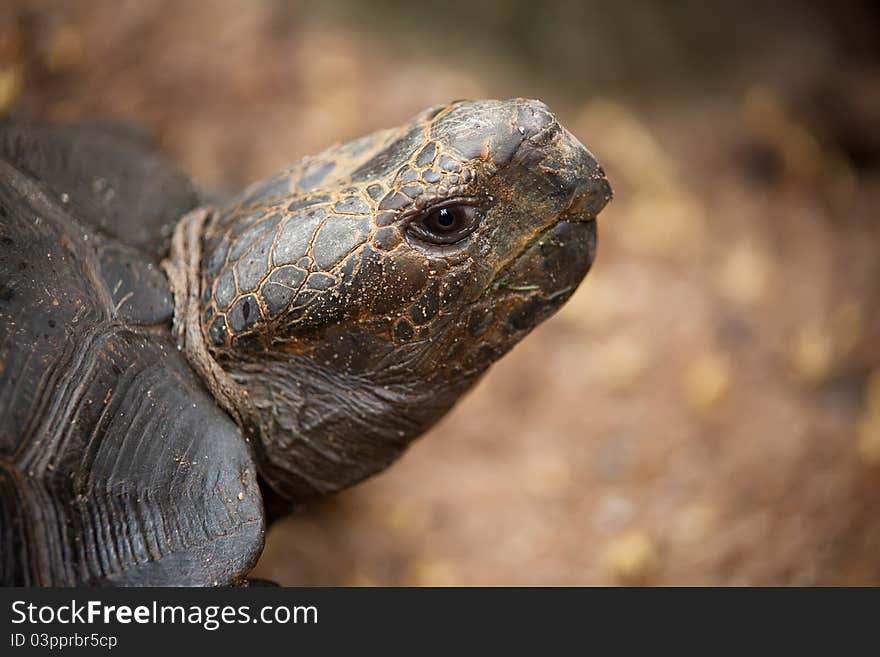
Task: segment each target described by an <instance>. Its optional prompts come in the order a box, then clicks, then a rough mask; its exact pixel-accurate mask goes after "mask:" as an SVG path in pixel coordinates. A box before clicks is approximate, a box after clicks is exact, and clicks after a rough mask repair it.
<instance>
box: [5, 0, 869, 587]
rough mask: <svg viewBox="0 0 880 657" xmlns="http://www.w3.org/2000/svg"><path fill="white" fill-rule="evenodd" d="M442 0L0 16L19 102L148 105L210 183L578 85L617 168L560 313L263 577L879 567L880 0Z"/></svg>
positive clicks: (510, 576) (680, 578) (684, 578)
mask: <svg viewBox="0 0 880 657" xmlns="http://www.w3.org/2000/svg"><path fill="white" fill-rule="evenodd" d="M440 4H443V6H444V7H446V8H447V11H446V13H441V14H436V13H435V14H434V15H430V16H421V15H419V14H418V12H417V11H416V12H415V14H413V13H412V11H411V9H410V5H409V4H402V3H399V2H396V1H395V0H384V1H383V2H381V3H378V4H376V5H371V9H370V10H366V9H364V7H365V5H363V4H356V3H353V4H349V3H346V2H342V1H339V0H337V1H335V2H331V3H325V4H324V5H320V6H319V5H318V4H304V5H291V4H288V3H282V2H268V1H264V2H244V1H237V0H222V1H217V2H210V3H209V2H199V3H195V2H193V3H178V2H171V1H168V2H165V1H162V0H137V1H132V2H110V1H106V2H82V3H79V2H67V3H55V2H49V1H45V2H43V1H38V2H24V1H22V0H14V1H12V2H7V3H5V6H4V8H3V9H0V20H2V21H3V22H2V23H0V115H2V114H11V115H13V116H42V117H50V118H53V119H56V120H77V119H95V118H107V117H112V118H116V119H122V120H126V121H130V122H137V123H140V124H142V125H145V126H146V127H147V128H149V129H150V130H152V131H153V132H154V133H155V134H157V135H158V137H159V138H160V140H161V143H162V144H163V146H164V147H165V149H166V150H167V151H168V152H169V153H170V155H171V156H172V157H173V158H174V159H175V160H176V161H177V162H179V164H180V166H181V167H182V168H183V169H184V170H186V171H187V172H189V173H190V174H192V175H193V176H194V177H195V178H196V179H197V180H198V182H199V183H200V184H201V185H202V186H203V187H204V188H205V189H208V190H211V191H213V192H219V193H223V192H228V191H231V190H235V189H238V188H239V187H240V186H242V185H243V184H244V183H245V182H249V181H251V180H254V179H257V178H260V177H263V176H266V175H268V174H270V173H272V172H273V171H275V170H277V169H280V168H281V167H282V166H284V165H285V164H286V163H288V162H290V161H294V160H296V159H298V158H299V157H301V156H303V155H305V154H307V153H309V152H314V151H317V150H320V149H321V148H323V147H324V146H326V145H328V144H330V143H331V142H333V141H338V140H345V139H348V138H351V137H354V136H358V135H360V134H362V133H365V132H367V131H369V130H372V129H374V128H378V127H384V126H389V125H394V124H396V123H398V122H400V121H401V120H403V119H405V118H406V117H407V116H409V115H410V114H412V113H414V112H415V111H417V110H419V109H421V108H422V107H424V106H427V105H430V104H432V103H436V102H444V101H448V100H450V99H453V98H459V97H481V96H496V97H509V96H515V95H522V96H532V97H540V98H542V99H543V100H545V101H547V102H548V103H549V104H550V105H551V106H552V107H554V108H556V109H557V111H558V113H559V115H560V118H561V119H562V121H563V123H565V124H566V125H567V126H568V127H569V128H570V129H571V130H572V131H573V132H574V133H575V134H577V135H578V136H580V137H581V139H582V140H583V141H584V142H585V143H586V144H587V145H588V146H589V147H590V148H591V150H593V152H594V153H595V154H596V155H597V157H598V158H599V159H600V161H601V162H602V163H603V164H604V165H605V166H606V169H607V170H608V173H609V177H610V179H611V180H612V182H613V183H614V185H615V191H616V200H615V201H614V202H613V203H612V205H611V206H610V207H609V208H608V209H607V210H606V211H605V212H604V213H603V214H602V217H601V221H600V230H601V241H600V249H599V257H598V260H597V263H596V265H595V267H594V270H593V272H592V273H591V274H590V276H589V277H588V278H587V281H586V283H585V284H584V285H583V286H582V288H581V289H580V290H579V291H578V293H577V294H576V295H575V296H574V298H573V299H572V300H571V302H570V303H569V304H568V306H567V307H566V308H564V309H563V311H562V312H560V314H559V316H558V317H556V318H554V319H552V320H551V321H549V322H547V323H546V324H545V325H544V326H542V327H541V328H540V329H539V330H537V331H536V332H535V334H534V335H533V336H532V337H530V338H529V339H528V340H526V341H525V342H524V343H523V344H522V345H520V346H519V347H517V348H516V349H515V350H514V351H513V353H512V354H511V355H510V356H509V357H507V358H506V359H505V360H504V361H503V362H501V363H500V364H498V365H497V366H496V367H495V368H494V369H493V370H492V371H491V372H490V373H489V375H488V376H487V377H486V378H485V380H484V381H483V382H482V383H481V384H480V386H479V387H478V388H477V389H476V390H475V391H474V392H473V393H472V394H471V395H470V396H469V397H468V398H467V399H465V400H464V402H462V403H461V405H460V406H459V407H458V408H457V409H456V410H455V411H454V412H453V413H452V414H451V415H450V416H449V417H448V418H447V419H446V420H445V421H443V422H442V423H441V424H440V426H438V427H437V428H436V429H435V430H433V431H432V432H431V433H430V435H428V436H426V437H425V438H424V439H422V440H421V441H420V442H418V443H417V444H416V445H415V446H414V447H413V448H412V449H411V450H410V451H409V453H408V454H407V455H406V456H405V457H404V458H403V459H401V461H400V462H399V463H398V464H397V465H396V466H394V467H393V468H392V469H391V470H389V471H388V472H387V473H385V474H383V475H381V476H379V477H376V478H375V479H373V480H372V481H370V482H368V483H366V484H364V485H361V486H359V487H357V488H355V489H354V490H351V491H348V492H346V493H344V494H342V495H340V496H338V497H337V498H335V499H332V500H328V501H326V502H324V503H321V504H316V505H314V506H313V507H311V508H308V509H304V510H303V511H302V512H300V513H298V514H297V515H295V516H293V517H290V518H288V519H286V520H284V521H283V522H281V523H279V524H278V525H277V526H275V527H273V528H272V531H271V532H270V533H269V538H268V543H267V547H266V551H265V554H264V556H263V559H262V561H261V562H260V564H259V565H258V567H257V572H256V574H258V575H259V576H261V577H268V578H273V579H277V580H279V581H281V582H283V583H286V584H382V585H384V584H428V585H430V584H464V585H479V584H501V585H508V584H610V583H647V584H880V523H878V522H876V517H875V515H874V514H875V513H876V512H877V510H878V509H880V308H878V303H877V301H878V299H880V257H878V254H880V225H878V222H877V207H878V206H880V175H878V162H880V157H878V156H880V131H878V126H880V121H878V117H880V68H878V67H877V66H876V57H875V55H876V53H873V52H870V48H868V49H867V50H866V48H865V47H864V44H865V43H866V42H865V40H864V39H863V36H864V35H863V34H862V33H861V31H860V29H859V26H860V25H863V24H865V23H866V22H867V21H869V19H870V18H872V17H871V16H870V14H871V11H872V10H870V9H865V8H863V9H861V10H859V11H857V10H852V11H851V12H850V13H849V14H847V15H846V16H844V18H840V17H837V16H836V17H835V20H833V21H832V20H830V19H829V17H828V16H825V15H821V14H818V13H817V12H818V10H815V9H811V7H812V6H813V5H812V4H810V3H808V4H806V5H803V6H801V5H799V4H792V3H787V4H784V5H780V7H782V8H778V9H777V10H775V13H774V14H773V15H766V16H765V15H761V16H753V15H749V17H747V18H744V17H742V16H734V17H726V16H715V15H713V14H712V12H711V11H708V10H707V9H706V8H705V5H704V3H684V5H681V3H672V4H676V5H680V6H684V7H685V9H687V12H686V13H685V14H683V15H669V14H663V13H662V12H660V11H659V10H658V9H656V8H655V9H650V6H649V5H645V6H644V7H635V8H630V9H628V10H622V9H621V10H615V11H619V12H621V14H620V15H617V14H615V13H614V12H613V11H612V12H611V13H607V12H606V11H602V10H600V7H604V6H605V4H603V3H583V4H582V5H579V6H580V7H581V8H579V9H574V8H569V7H567V6H565V5H564V3H562V2H550V3H547V8H546V9H545V10H543V13H541V14H540V16H538V17H536V16H532V15H530V14H529V12H530V11H531V10H529V9H528V8H529V7H532V6H533V4H532V3H523V2H513V3H511V4H510V5H509V6H507V5H502V4H499V3H497V2H496V3H492V4H490V5H489V9H482V10H481V11H483V12H488V13H485V15H478V16H477V17H476V18H474V19H473V20H468V21H465V23H466V24H463V23H462V21H460V20H459V21H457V20H456V16H459V15H460V13H461V12H463V11H464V10H465V9H466V8H468V7H470V6H471V5H473V4H474V3H464V2H462V3H458V2H453V3H440ZM609 4H610V3H609ZM658 4H660V3H658ZM356 8H357V9H356ZM413 11H414V10H413ZM670 11H671V10H670ZM841 11H842V10H841ZM860 11H861V12H864V13H866V14H867V16H865V15H863V14H862V13H859V12H860ZM456 12H459V13H456ZM842 13H844V14H846V13H847V12H842ZM727 28H729V30H728V29H727ZM725 30H727V31H725Z"/></svg>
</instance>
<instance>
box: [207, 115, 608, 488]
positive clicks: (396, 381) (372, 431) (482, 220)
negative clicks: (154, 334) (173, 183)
mask: <svg viewBox="0 0 880 657" xmlns="http://www.w3.org/2000/svg"><path fill="white" fill-rule="evenodd" d="M610 197H611V188H610V186H609V184H608V182H607V180H606V179H605V176H604V173H603V171H602V169H601V167H599V165H598V164H597V162H596V160H595V159H594V158H593V156H592V155H591V154H590V153H589V152H588V151H587V150H586V149H585V148H584V146H583V145H582V144H581V143H580V142H579V141H578V140H577V139H576V138H575V137H574V136H572V135H571V134H570V133H569V132H568V131H567V130H565V129H564V128H563V127H561V126H560V125H559V123H558V122H557V120H556V118H555V117H554V115H553V114H552V112H551V111H550V110H549V108H548V107H547V106H546V105H544V104H543V103H540V102H538V101H531V100H523V99H515V100H510V101H504V102H499V101H477V102H457V103H452V104H450V105H447V106H443V107H436V108H432V109H430V110H427V111H425V112H423V113H422V114H420V115H418V116H417V117H415V118H414V119H413V120H412V121H411V122H409V123H407V124H404V125H403V126H402V127H400V128H399V129H393V130H385V131H381V132H377V133H375V134H373V135H370V136H368V137H365V138H362V139H359V140H356V141H354V142H350V143H348V144H345V145H343V146H339V147H335V148H331V149H329V150H327V151H325V152H324V153H322V154H321V155H319V156H317V157H315V158H311V159H307V160H305V161H304V162H303V163H301V164H299V165H297V166H295V167H293V168H292V169H290V170H289V171H287V172H285V173H283V174H281V175H279V176H277V177H275V178H273V179H271V180H269V181H267V182H264V183H260V184H258V185H255V186H254V187H252V188H251V189H249V190H247V191H246V192H245V193H244V194H243V195H242V196H241V197H239V198H238V199H236V200H235V201H233V203H231V204H230V205H229V206H228V207H227V208H224V209H221V210H218V211H215V212H214V213H213V214H212V216H211V218H210V219H209V221H208V223H207V226H206V228H205V232H204V236H203V241H202V244H203V257H202V263H201V275H200V283H199V286H200V290H199V291H198V294H200V298H201V309H200V312H201V317H200V320H199V321H200V322H201V334H202V336H203V338H204V340H205V342H206V344H207V347H208V351H209V352H210V354H211V356H212V358H213V359H214V360H215V361H216V363H217V364H219V366H220V367H221V368H222V369H223V370H224V371H225V372H226V373H227V374H228V375H229V376H230V377H231V379H232V380H233V381H235V383H236V384H237V385H238V386H240V389H241V390H243V391H244V393H243V395H244V397H245V398H246V399H247V400H248V401H247V403H246V404H244V403H243V404H242V406H241V408H239V409H237V410H238V411H239V414H240V417H241V418H242V421H243V422H244V423H245V424H246V425H247V426H246V431H247V432H248V433H249V434H250V435H251V436H252V437H253V438H252V441H251V442H252V444H253V445H254V447H255V450H256V453H257V459H258V467H259V470H260V474H261V476H262V478H263V479H264V480H265V481H266V482H267V483H268V484H269V485H270V486H271V488H272V489H273V490H274V491H275V493H276V494H277V495H279V496H281V497H283V498H285V499H287V500H291V501H295V500H300V499H304V498H307V497H310V496H314V495H318V494H324V493H328V492H331V491H334V490H339V489H341V488H345V487H347V486H350V485H352V484H354V483H356V482H358V481H360V480H362V479H363V478H365V477H367V476H369V475H370V474H372V473H375V472H377V471H379V470H381V469H382V468H384V467H385V466H387V465H388V464H389V463H391V462H392V461H393V460H394V459H395V458H396V457H397V456H399V454H400V453H401V452H402V450H403V449H404V448H405V447H406V446H407V445H408V444H409V443H410V442H411V441H412V440H413V439H414V438H416V437H417V436H419V435H420V434H421V433H423V432H424V431H425V430H426V429H427V428H428V427H430V426H431V425H432V424H433V423H434V422H435V421H436V420H437V419H439V418H440V417H441V416H442V415H443V414H444V413H446V412H447V411H448V410H449V409H450V408H451V407H452V405H453V404H454V403H455V402H456V400H458V399H459V398H460V397H461V395H462V394H463V393H464V392H465V391H467V390H468V389H469V388H470V387H471V386H472V385H473V384H474V383H475V382H476V381H477V380H478V378H479V377H480V375H481V374H483V372H485V371H486V369H487V368H488V367H489V365H491V364H492V363H493V362H494V361H496V360H497V359H498V358H500V357H501V356H502V355H503V354H504V353H506V352H507V351H508V350H509V349H510V348H511V347H512V346H513V345H515V344H516V343H517V342H518V341H519V340H521V339H522V338H523V337H524V336H525V335H526V334H527V333H529V331H531V330H532V329H533V328H534V327H535V326H536V325H537V324H539V323H540V322H541V321H543V320H544V319H546V318H547V317H549V316H550V315H551V314H552V313H553V312H555V311H556V310H557V309H558V308H559V307H560V306H561V305H562V304H563V303H564V302H565V301H566V300H567V299H568V298H569V297H570V296H571V294H572V293H573V292H574V290H575V288H576V287H577V285H578V284H579V283H580V281H581V279H582V278H583V277H584V276H585V275H586V273H587V271H588V270H589V268H590V265H591V263H592V261H593V257H594V254H595V246H596V222H595V217H596V215H597V214H598V213H599V211H600V210H601V209H602V208H603V207H604V205H605V204H606V203H607V202H608V200H609V199H610ZM442 209H445V212H442V213H441V212H440V211H441V210H442Z"/></svg>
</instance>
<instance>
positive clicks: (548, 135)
mask: <svg viewBox="0 0 880 657" xmlns="http://www.w3.org/2000/svg"><path fill="white" fill-rule="evenodd" d="M561 134H562V126H560V125H559V122H558V121H557V120H556V119H553V120H552V121H550V122H549V123H547V125H545V126H544V127H543V128H541V129H540V130H539V131H537V132H536V133H535V134H533V135H531V136H530V137H529V138H528V139H529V143H530V144H532V146H536V147H538V148H543V147H544V146H547V145H548V144H550V143H551V142H552V141H553V140H554V139H558V138H559V135H561Z"/></svg>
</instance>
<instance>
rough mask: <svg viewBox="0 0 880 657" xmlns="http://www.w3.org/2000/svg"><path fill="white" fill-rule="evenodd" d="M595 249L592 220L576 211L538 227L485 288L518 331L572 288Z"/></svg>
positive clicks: (540, 317)
mask: <svg viewBox="0 0 880 657" xmlns="http://www.w3.org/2000/svg"><path fill="white" fill-rule="evenodd" d="M595 254H596V221H595V219H594V217H590V216H587V215H586V214H585V213H581V212H578V213H576V214H574V215H572V216H569V215H566V216H565V217H564V218H561V219H560V220H559V221H558V222H556V223H554V224H553V225H552V226H550V227H548V228H547V229H546V230H544V231H543V232H541V233H540V234H539V235H538V236H537V237H536V238H535V239H533V240H532V241H531V242H530V243H529V245H528V246H527V247H526V248H525V249H524V250H523V252H522V253H521V254H520V255H519V256H517V257H516V258H515V259H514V260H513V261H512V262H511V263H510V264H509V265H508V266H507V267H505V268H504V269H503V270H502V271H501V272H500V273H499V275H498V276H496V278H495V280H494V281H493V283H492V285H491V286H490V288H489V290H488V292H490V293H491V294H492V295H493V296H494V299H493V303H492V305H493V306H494V314H495V315H496V316H504V317H506V318H507V319H506V322H505V323H506V326H507V331H506V332H507V333H508V334H509V335H512V334H521V333H522V332H524V331H529V330H531V329H533V328H534V327H535V326H537V325H538V324H539V323H541V322H542V321H544V320H545V319H547V318H548V317H549V316H550V315H552V314H553V313H554V312H556V310H558V309H559V307H560V306H562V304H564V303H565V302H566V301H567V300H568V298H569V297H570V296H571V295H572V294H573V293H574V291H575V289H576V288H577V286H578V285H579V284H580V282H581V281H582V280H583V278H584V277H585V276H586V275H587V272H588V271H589V270H590V266H591V265H592V263H593V259H594V257H595Z"/></svg>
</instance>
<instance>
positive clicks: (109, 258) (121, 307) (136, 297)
mask: <svg viewBox="0 0 880 657" xmlns="http://www.w3.org/2000/svg"><path fill="white" fill-rule="evenodd" d="M195 203H196V197H195V194H194V193H193V192H192V188H191V186H190V185H189V183H188V182H187V181H186V180H185V179H184V178H183V177H182V176H180V175H179V174H177V173H175V172H174V171H173V170H172V169H171V168H169V167H168V166H167V165H166V164H164V162H163V161H162V160H161V158H159V157H158V156H157V155H156V154H155V153H154V152H153V151H152V149H151V148H150V146H149V145H148V144H147V143H146V142H145V141H144V140H143V139H141V138H139V137H137V136H135V135H130V134H128V133H126V132H124V131H120V130H102V129H99V128H97V127H89V128H51V127H46V126H21V125H0V584H2V585H26V586H27V585H50V586H69V585H81V584H87V585H108V584H117V585H118V584H122V585H157V586H161V585H196V586H199V585H224V584H230V583H235V582H237V581H238V580H240V579H241V578H243V577H244V575H245V574H246V573H247V571H248V570H249V569H250V568H251V567H252V566H253V564H254V562H255V561H256V558H257V557H258V555H259V553H260V551H261V549H262V545H263V536H264V528H265V524H264V519H263V507H262V500H261V497H260V491H259V487H258V485H257V476H256V469H255V466H254V462H253V459H252V456H251V452H250V449H249V447H248V444H247V442H246V440H245V439H244V437H243V436H242V434H241V433H240V431H239V429H238V427H237V426H236V425H235V423H234V422H233V421H232V420H231V419H230V418H229V417H228V415H227V414H226V413H225V412H223V411H222V410H221V409H220V408H219V407H218V406H217V404H216V403H215V401H214V399H213V398H212V397H211V395H210V394H209V393H208V391H207V390H206V389H205V388H204V386H203V385H202V383H201V381H200V380H199V379H198V378H197V376H196V375H195V374H194V373H193V372H192V370H191V369H190V367H189V365H188V364H187V362H186V360H185V358H184V357H183V356H182V355H181V354H180V352H179V351H178V350H177V348H176V345H175V343H174V341H173V339H172V336H171V331H170V329H171V324H170V322H171V318H172V314H173V306H172V299H171V295H170V292H169V289H168V285H167V281H166V279H165V277H164V275H163V274H162V272H161V271H160V269H159V268H158V256H159V253H160V250H161V242H162V239H163V237H164V236H166V235H167V233H168V227H169V226H172V225H173V223H174V222H175V221H176V220H177V218H179V216H180V215H181V214H183V213H184V212H185V211H187V210H189V209H191V208H192V207H193V206H194V205H195Z"/></svg>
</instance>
